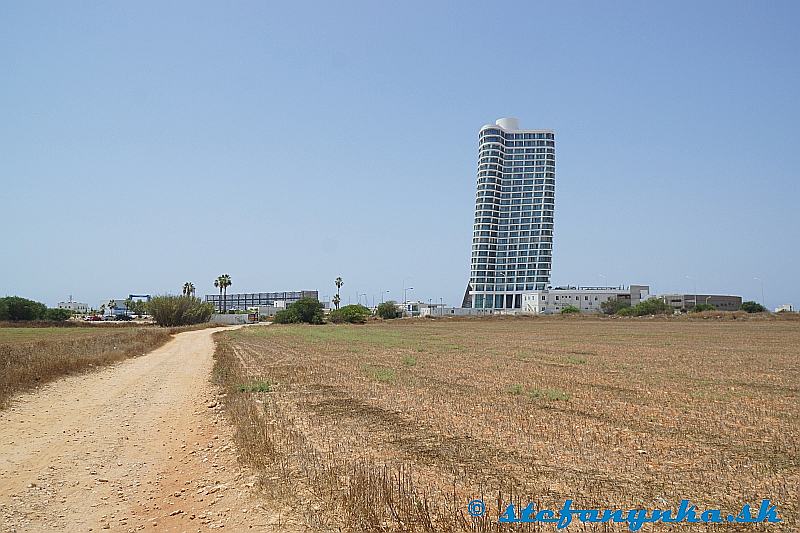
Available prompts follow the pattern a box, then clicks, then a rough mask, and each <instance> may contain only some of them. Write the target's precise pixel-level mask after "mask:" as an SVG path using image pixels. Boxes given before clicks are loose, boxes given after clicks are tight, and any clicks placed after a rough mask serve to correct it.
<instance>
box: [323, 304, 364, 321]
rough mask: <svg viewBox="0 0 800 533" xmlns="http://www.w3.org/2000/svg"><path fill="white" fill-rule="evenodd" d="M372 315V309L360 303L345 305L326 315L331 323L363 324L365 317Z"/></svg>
mask: <svg viewBox="0 0 800 533" xmlns="http://www.w3.org/2000/svg"><path fill="white" fill-rule="evenodd" d="M370 316H372V311H370V310H369V309H367V308H366V307H364V306H363V305H361V304H353V305H345V306H344V307H342V308H341V309H335V310H333V311H331V312H330V314H329V315H328V322H332V323H333V324H342V323H345V322H346V323H348V324H363V323H364V322H366V321H367V318H369V317H370Z"/></svg>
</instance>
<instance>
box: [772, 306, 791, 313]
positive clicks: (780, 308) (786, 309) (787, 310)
mask: <svg viewBox="0 0 800 533" xmlns="http://www.w3.org/2000/svg"><path fill="white" fill-rule="evenodd" d="M775 312H776V313H794V306H793V305H792V304H783V305H779V306H778V307H776V308H775Z"/></svg>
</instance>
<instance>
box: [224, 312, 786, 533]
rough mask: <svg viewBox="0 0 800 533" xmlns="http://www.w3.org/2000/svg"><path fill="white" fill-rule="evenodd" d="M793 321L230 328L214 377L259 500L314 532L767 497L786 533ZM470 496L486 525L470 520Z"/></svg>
mask: <svg viewBox="0 0 800 533" xmlns="http://www.w3.org/2000/svg"><path fill="white" fill-rule="evenodd" d="M798 324H800V323H799V322H797V321H768V320H732V321H725V320H668V319H657V320H646V319H643V320H642V319H639V320H609V319H586V318H575V319H562V318H550V319H513V318H509V319H481V320H474V319H473V320H427V321H426V320H403V321H391V322H376V323H370V324H367V325H364V326H267V327H258V328H244V329H241V330H238V331H234V332H226V333H224V334H219V335H217V338H218V342H219V344H218V348H217V354H216V367H215V376H216V379H217V380H218V382H219V383H220V384H222V385H223V386H224V387H226V389H227V394H228V395H227V398H226V401H225V409H226V411H227V413H228V416H229V417H230V419H231V421H232V422H233V423H234V425H235V427H236V430H237V441H238V444H239V450H240V454H241V459H242V460H243V461H244V462H246V463H248V464H250V465H251V466H253V467H255V468H256V469H257V470H258V471H259V472H260V474H261V481H262V488H263V490H264V491H265V497H268V498H270V499H273V501H279V502H282V503H283V505H284V506H285V512H286V513H287V514H288V515H291V516H295V517H302V519H303V520H304V521H305V522H307V523H308V524H309V525H310V526H311V527H312V528H313V529H316V530H322V529H330V530H337V529H345V530H353V531H371V530H415V531H460V530H477V531H493V530H495V529H497V528H498V525H497V523H496V521H497V514H498V508H499V507H500V506H504V505H505V504H506V503H508V502H509V501H514V502H522V503H523V504H524V503H527V502H529V501H533V502H535V503H536V504H537V508H541V507H545V508H551V509H559V508H560V507H561V505H562V504H563V502H564V500H566V499H573V500H574V501H575V504H576V505H575V506H576V507H583V508H622V509H628V508H646V509H653V508H659V509H669V508H676V507H677V506H678V503H679V502H680V500H682V499H689V500H691V501H692V503H693V504H696V505H698V507H699V508H701V509H702V508H719V509H722V510H723V511H724V512H727V511H736V510H738V509H739V508H740V507H741V505H742V504H743V503H746V502H750V503H751V504H754V505H755V506H756V507H757V505H758V503H760V501H761V500H762V499H763V498H769V499H771V500H772V501H773V503H777V504H778V508H779V512H780V515H781V518H782V519H783V520H784V523H783V524H778V525H772V526H769V527H768V529H769V530H770V531H794V530H796V528H797V527H798V523H799V522H798V487H800V474H799V472H800V470H799V469H798V448H800V425H799V424H798V420H797V415H798V406H799V405H800V402H798V399H799V398H800V394H799V393H800V385H798V377H800V372H799V371H798V353H800V348H798V347H800V327H798ZM479 497H482V498H483V499H484V500H485V501H486V504H487V517H486V518H485V519H483V520H478V519H473V518H471V517H470V516H469V515H468V514H467V502H468V501H470V500H472V499H474V498H479ZM547 527H549V528H550V529H552V526H547ZM659 527H660V528H663V527H665V526H659ZM677 527H679V528H680V527H684V528H685V527H687V526H685V525H684V526H677ZM719 527H724V528H727V529H726V530H728V531H730V530H731V529H730V527H731V526H709V527H708V530H716V529H715V528H719ZM604 528H608V529H609V530H617V529H618V528H619V526H609V525H605V526H603V528H601V527H600V526H597V530H600V529H604ZM530 529H532V530H535V529H536V528H535V527H531V528H530ZM761 529H766V528H765V527H763V526H755V525H748V526H747V527H746V530H748V531H754V530H761ZM587 530H593V529H591V528H590V527H588V526H587ZM691 530H692V531H703V530H706V529H705V526H701V525H699V524H695V525H693V526H691Z"/></svg>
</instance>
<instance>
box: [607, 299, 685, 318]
mask: <svg viewBox="0 0 800 533" xmlns="http://www.w3.org/2000/svg"><path fill="white" fill-rule="evenodd" d="M631 309H633V315H635V316H645V315H669V314H672V313H673V312H674V311H673V309H672V306H671V305H669V304H668V303H667V302H665V301H664V300H661V299H660V298H648V299H647V300H645V301H643V302H639V303H638V304H636V305H634V306H633V307H632V308H631ZM620 314H621V313H620Z"/></svg>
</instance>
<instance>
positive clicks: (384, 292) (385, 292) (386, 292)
mask: <svg viewBox="0 0 800 533" xmlns="http://www.w3.org/2000/svg"><path fill="white" fill-rule="evenodd" d="M384 294H389V291H383V292H382V293H381V303H383V301H384V300H383V295H384Z"/></svg>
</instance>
